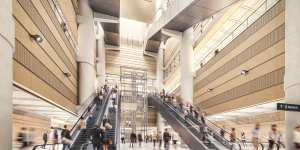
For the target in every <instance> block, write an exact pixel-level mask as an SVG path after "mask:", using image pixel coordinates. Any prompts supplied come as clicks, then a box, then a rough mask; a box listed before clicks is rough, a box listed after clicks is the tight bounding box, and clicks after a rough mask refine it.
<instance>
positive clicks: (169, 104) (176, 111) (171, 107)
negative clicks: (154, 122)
mask: <svg viewBox="0 0 300 150" xmlns="http://www.w3.org/2000/svg"><path fill="white" fill-rule="evenodd" d="M163 104H164V105H166V106H168V107H169V108H170V109H172V110H173V111H174V112H175V113H177V114H178V115H179V116H180V117H181V118H182V116H181V115H180V113H181V112H179V110H178V109H176V108H175V106H174V105H173V104H171V103H165V102H163ZM206 120H207V119H206ZM197 121H198V122H199V120H197ZM192 122H193V121H192ZM199 123H200V122H199ZM201 124H202V123H201ZM207 126H208V124H207ZM208 127H209V126H208ZM194 128H195V127H194ZM209 128H210V130H211V131H213V130H212V128H211V127H209ZM195 129H196V128H195ZM213 133H214V135H218V136H219V137H221V138H223V137H222V136H221V135H220V134H219V133H218V132H214V131H213ZM223 140H224V141H225V142H226V143H230V144H231V145H233V143H232V142H231V141H229V140H227V139H226V138H223ZM236 140H237V141H238V144H239V142H240V141H239V139H236ZM221 144H225V143H221ZM239 147H241V146H240V144H239Z"/></svg>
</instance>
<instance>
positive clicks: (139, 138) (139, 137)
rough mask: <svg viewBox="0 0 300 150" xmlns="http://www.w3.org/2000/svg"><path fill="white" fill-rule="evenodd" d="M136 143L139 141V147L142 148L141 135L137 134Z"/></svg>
mask: <svg viewBox="0 0 300 150" xmlns="http://www.w3.org/2000/svg"><path fill="white" fill-rule="evenodd" d="M138 141H139V146H140V147H142V142H143V137H142V134H141V133H139V134H138Z"/></svg>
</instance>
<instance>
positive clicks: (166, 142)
mask: <svg viewBox="0 0 300 150" xmlns="http://www.w3.org/2000/svg"><path fill="white" fill-rule="evenodd" d="M163 140H164V147H165V149H166V150H169V148H170V143H169V142H170V140H171V135H170V133H169V132H168V129H165V132H164V133H163Z"/></svg>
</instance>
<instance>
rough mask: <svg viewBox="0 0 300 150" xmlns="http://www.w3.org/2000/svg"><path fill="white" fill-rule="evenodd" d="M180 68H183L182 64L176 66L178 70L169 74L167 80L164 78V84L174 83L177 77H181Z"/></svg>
mask: <svg viewBox="0 0 300 150" xmlns="http://www.w3.org/2000/svg"><path fill="white" fill-rule="evenodd" d="M180 70H181V65H180V66H178V67H176V70H175V71H174V72H172V74H171V75H169V76H168V77H167V78H166V79H165V80H164V84H165V86H168V85H169V84H171V83H173V81H174V80H175V79H176V78H178V77H179V78H180V76H181V75H180Z"/></svg>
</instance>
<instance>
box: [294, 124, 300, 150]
mask: <svg viewBox="0 0 300 150" xmlns="http://www.w3.org/2000/svg"><path fill="white" fill-rule="evenodd" d="M294 144H295V149H297V150H300V124H298V125H297V126H296V127H295V129H294Z"/></svg>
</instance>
